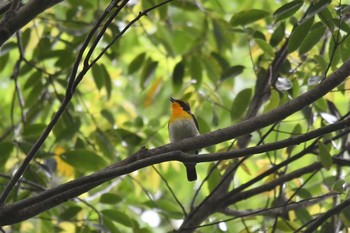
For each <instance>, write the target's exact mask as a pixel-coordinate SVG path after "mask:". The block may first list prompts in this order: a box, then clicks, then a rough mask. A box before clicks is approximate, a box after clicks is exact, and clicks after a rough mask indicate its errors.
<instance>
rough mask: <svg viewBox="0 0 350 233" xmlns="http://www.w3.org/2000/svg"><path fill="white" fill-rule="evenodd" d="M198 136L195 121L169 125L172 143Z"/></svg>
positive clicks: (180, 121)
mask: <svg viewBox="0 0 350 233" xmlns="http://www.w3.org/2000/svg"><path fill="white" fill-rule="evenodd" d="M196 135H199V132H198V130H197V127H196V124H195V123H194V121H193V120H175V121H173V122H172V124H170V125H169V136H170V141H171V142H175V141H178V140H181V139H184V138H188V137H193V136H196Z"/></svg>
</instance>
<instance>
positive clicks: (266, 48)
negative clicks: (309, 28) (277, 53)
mask: <svg viewBox="0 0 350 233" xmlns="http://www.w3.org/2000/svg"><path fill="white" fill-rule="evenodd" d="M255 42H256V44H257V45H258V46H259V47H260V48H261V49H262V50H263V51H264V53H265V54H266V55H268V56H270V57H273V56H274V51H273V48H272V46H271V45H270V44H268V43H267V42H266V41H265V40H262V39H255Z"/></svg>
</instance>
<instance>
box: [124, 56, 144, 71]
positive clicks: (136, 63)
mask: <svg viewBox="0 0 350 233" xmlns="http://www.w3.org/2000/svg"><path fill="white" fill-rule="evenodd" d="M145 58H146V53H140V54H139V55H137V56H136V57H135V58H134V59H133V60H132V61H131V62H130V65H129V67H128V73H129V74H133V73H135V72H136V71H138V70H139V69H140V68H141V66H142V63H143V62H144V61H145Z"/></svg>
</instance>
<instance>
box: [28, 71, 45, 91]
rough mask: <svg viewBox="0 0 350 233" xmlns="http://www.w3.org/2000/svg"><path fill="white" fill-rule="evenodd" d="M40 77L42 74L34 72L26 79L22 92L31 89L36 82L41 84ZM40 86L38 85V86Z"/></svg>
mask: <svg viewBox="0 0 350 233" xmlns="http://www.w3.org/2000/svg"><path fill="white" fill-rule="evenodd" d="M41 77H42V74H41V72H39V71H35V72H33V73H32V74H31V75H30V76H29V77H28V79H27V81H26V82H25V84H24V86H23V88H24V90H28V89H29V88H31V87H32V86H35V85H37V83H38V82H41ZM39 85H40V84H39Z"/></svg>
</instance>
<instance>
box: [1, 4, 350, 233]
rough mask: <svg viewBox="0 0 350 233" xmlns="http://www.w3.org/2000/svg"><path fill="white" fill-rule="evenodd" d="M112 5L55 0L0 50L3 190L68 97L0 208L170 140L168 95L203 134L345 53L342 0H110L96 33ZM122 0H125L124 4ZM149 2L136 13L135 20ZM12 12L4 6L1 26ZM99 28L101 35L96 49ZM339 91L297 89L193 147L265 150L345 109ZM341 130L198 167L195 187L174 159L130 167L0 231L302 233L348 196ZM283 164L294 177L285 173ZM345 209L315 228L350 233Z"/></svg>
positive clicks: (320, 73)
mask: <svg viewBox="0 0 350 233" xmlns="http://www.w3.org/2000/svg"><path fill="white" fill-rule="evenodd" d="M12 2H16V1H15V0H13V1H12ZM110 2H111V1H106V0H100V1H72V0H67V1H62V2H61V3H59V4H57V5H53V6H52V7H51V8H49V9H47V10H46V11H45V12H44V13H42V14H39V15H38V16H37V17H36V18H34V19H33V20H32V21H31V22H30V23H29V24H27V25H25V26H24V27H23V28H21V29H20V30H19V31H18V33H16V34H15V35H14V36H13V37H11V38H10V39H9V40H8V41H6V43H5V44H3V46H2V47H1V49H0V69H1V77H2V82H1V85H0V93H1V94H0V102H1V111H0V151H1V156H0V180H1V184H2V185H1V186H0V193H1V192H3V190H4V189H5V185H6V184H7V183H8V181H9V179H10V177H11V176H9V175H10V174H13V173H14V172H15V171H16V170H17V169H18V167H19V166H20V164H22V162H23V160H24V158H25V157H26V155H27V154H28V153H30V150H31V148H32V147H33V146H34V145H35V144H36V143H37V141H38V138H39V137H40V135H41V134H42V133H43V131H44V130H45V129H46V128H47V127H48V125H49V124H50V121H51V119H52V117H53V116H54V115H55V114H57V112H58V111H59V109H60V106H61V105H62V103H65V101H70V102H69V104H68V102H67V104H68V106H67V107H66V108H64V109H63V110H64V112H63V111H62V115H60V116H59V119H58V121H57V123H56V124H55V126H54V127H53V130H52V132H51V134H50V135H49V136H48V137H47V139H46V140H45V142H44V144H43V145H42V146H41V147H40V149H39V150H38V151H37V153H35V158H34V159H33V160H32V161H31V163H30V164H29V166H28V167H27V169H26V171H25V172H24V174H23V177H22V178H21V179H20V182H19V183H18V185H17V186H15V187H14V188H13V189H12V191H11V193H10V195H9V197H8V198H7V201H6V204H11V203H16V202H17V201H19V200H25V199H26V198H29V197H33V196H36V195H37V194H38V193H40V192H42V191H43V190H50V189H51V188H53V187H56V186H57V185H59V184H64V183H66V182H68V181H70V180H74V179H77V178H79V177H84V176H86V175H89V174H91V173H92V172H97V171H99V170H100V169H103V168H104V167H106V166H107V165H110V164H113V163H115V162H118V161H124V160H126V161H127V159H128V158H129V157H130V156H131V155H132V154H134V153H136V152H139V151H142V149H141V148H142V147H143V146H145V147H146V148H149V149H150V148H157V147H160V146H162V145H164V144H167V143H169V140H168V135H167V123H168V118H169V114H170V102H169V97H170V96H174V97H183V98H185V99H187V100H188V101H189V103H190V104H191V108H192V109H193V112H194V113H195V115H196V116H197V118H198V121H199V126H200V131H201V134H204V133H207V132H210V131H214V130H217V129H222V128H225V127H228V126H231V125H235V124H239V123H240V122H242V121H244V120H248V119H251V118H254V117H256V116H257V115H262V114H264V113H268V112H270V111H272V110H274V109H276V108H278V107H280V106H282V105H284V104H286V103H288V102H289V101H291V100H292V99H295V98H297V97H298V96H301V95H303V94H304V93H307V92H308V91H309V90H312V89H313V88H314V87H315V86H316V85H318V84H320V83H322V82H323V81H324V80H325V79H327V78H326V77H327V76H328V75H330V74H331V73H333V72H334V71H337V70H338V69H339V68H340V67H341V65H342V64H343V63H345V62H346V61H347V59H348V58H349V57H350V37H349V34H350V27H349V26H348V23H349V6H348V5H345V4H341V2H339V1H299V0H295V1H281V2H279V3H276V1H272V0H268V1H253V0H247V1H229V0H225V1H214V0H202V1H189V0H175V1H170V2H168V3H166V4H164V5H160V6H157V4H161V3H162V1H160V0H155V1H148V0H141V1H130V2H128V1H116V2H118V6H117V7H113V9H112V10H111V11H110V12H109V13H108V15H112V14H113V13H115V12H117V11H118V9H121V10H120V12H119V13H118V14H117V15H116V17H115V18H111V19H113V21H111V23H110V22H108V20H109V19H108V17H107V18H106V19H104V20H103V23H104V24H101V25H99V27H98V28H97V30H95V31H93V30H94V28H93V26H94V24H95V23H96V22H97V19H99V18H100V17H101V15H103V14H104V12H105V8H106V7H107V6H108V4H110ZM124 2H128V3H127V4H126V5H125V6H123V3H124ZM13 5H14V4H13ZM155 6H156V7H155ZM18 7H20V6H18ZM152 7H154V9H153V8H152ZM149 8H152V10H150V12H148V13H147V15H146V16H144V15H142V14H141V13H142V12H143V11H144V10H146V9H149ZM10 10H11V9H9V10H8V11H10ZM140 12H141V13H140ZM6 17H7V14H5V13H3V14H2V18H1V19H2V22H6V20H5V19H6ZM137 17H140V18H137ZM135 19H136V21H135V23H134V24H133V25H131V22H133V20H135ZM104 25H106V26H107V27H106V30H105V32H103V30H104V28H103V27H104ZM1 26H3V25H2V24H1V23H0V27H1ZM130 26H131V27H130ZM124 30H126V31H125V33H124ZM91 31H93V32H96V33H95V34H94V35H93V37H92V41H91V42H90V43H89V44H88V48H89V49H90V50H89V49H88V50H87V51H85V52H84V53H83V54H82V56H83V58H84V59H85V58H89V59H86V60H84V59H82V60H81V61H79V63H78V65H79V66H78V67H77V68H78V73H77V74H78V75H77V77H76V79H75V81H76V83H75V84H76V85H75V84H74V85H73V86H72V88H71V89H69V88H68V89H69V90H67V89H66V88H67V86H68V87H69V85H70V80H71V79H70V77H71V75H72V73H73V74H74V68H75V66H74V63H75V61H76V59H77V57H78V54H79V52H80V51H81V48H82V47H83V46H84V41H85V39H86V38H87V35H88V34H89V33H90V32H91ZM98 32H103V34H101V38H100V41H99V42H98V43H97V44H94V42H93V41H94V40H96V41H97V39H98V38H99V36H98ZM114 40H115V41H116V42H115V43H112V42H113V41H114ZM109 45H111V47H107V46H109ZM106 48H107V49H106ZM87 67H88V68H89V69H88V70H84V69H85V68H87ZM79 72H81V73H79ZM79 74H81V75H82V76H81V78H82V79H81V82H80V80H79V77H80V76H79ZM349 86H350V82H349V80H348V79H346V80H345V81H344V82H342V84H340V85H339V86H338V87H336V88H335V89H334V90H333V91H329V92H328V93H327V94H326V95H324V96H323V97H322V98H320V99H318V100H317V101H314V102H312V103H308V100H307V99H305V100H304V103H305V106H304V108H303V109H302V110H301V111H298V112H296V113H294V114H291V115H289V116H288V117H286V118H285V119H283V120H276V121H275V122H274V124H271V125H269V126H267V127H263V128H259V127H256V129H255V131H254V132H252V133H251V134H250V135H239V136H240V137H238V138H237V139H233V138H231V139H230V140H222V142H221V143H219V144H216V145H212V146H210V147H207V148H204V149H202V150H201V152H200V153H202V154H206V153H214V152H225V151H231V152H232V151H235V150H238V149H239V148H245V147H257V146H261V145H265V144H269V143H271V144H272V145H274V143H276V142H279V141H281V140H284V139H290V138H292V139H293V138H295V137H298V136H303V135H305V136H306V137H308V134H307V133H308V132H313V131H314V130H317V129H319V128H323V127H326V126H332V124H334V123H335V122H338V123H339V122H340V123H341V122H342V120H344V119H346V117H347V116H348V115H349V106H350V105H349V91H348V89H349ZM74 87H77V89H76V90H75V89H74ZM70 91H71V92H70ZM70 94H71V96H70ZM67 96H68V97H69V98H67ZM70 97H72V98H71V99H70ZM276 119H277V118H276ZM339 125H340V124H339ZM346 126H348V123H346V124H345V123H344V125H340V126H337V127H338V128H335V129H333V130H330V131H328V132H327V133H321V134H320V135H318V136H317V137H310V138H307V139H304V141H300V142H298V143H293V144H289V145H288V146H284V147H282V148H272V149H270V150H268V151H265V152H264V153H258V154H255V155H253V156H252V155H247V156H245V157H244V159H243V158H239V159H238V158H235V159H233V157H232V158H230V159H227V160H220V162H216V161H212V162H205V163H199V164H198V165H197V170H198V174H199V179H198V180H197V181H196V182H195V183H190V182H187V181H186V174H185V170H184V166H183V165H182V164H181V163H179V162H178V161H175V160H176V159H173V161H169V162H163V163H159V164H154V165H152V166H147V167H145V168H142V169H139V170H137V171H135V172H132V173H131V172H127V173H128V174H127V175H125V176H119V177H117V178H115V179H113V180H110V179H107V180H104V182H101V185H99V186H98V187H96V188H94V189H91V188H87V190H86V192H85V193H84V194H83V195H81V196H79V197H76V198H74V199H71V200H67V201H66V202H64V203H63V204H61V205H58V206H55V207H53V208H51V209H50V210H47V211H45V212H43V213H40V214H38V215H37V216H35V217H32V218H30V219H28V220H25V221H21V222H19V223H17V224H13V225H10V226H4V227H3V229H4V231H10V230H12V232H47V231H48V230H49V229H50V230H52V229H53V230H54V231H55V232H61V231H66V232H104V231H105V232H166V231H171V230H175V229H178V228H179V227H180V226H181V227H183V228H180V229H182V231H184V230H186V229H185V228H186V227H188V228H189V230H190V231H191V230H194V229H196V228H197V229H198V231H202V232H225V231H229V232H254V231H260V230H266V231H268V232H294V231H297V230H305V229H306V228H307V227H309V226H310V223H311V222H312V220H313V219H317V218H318V217H319V216H320V214H321V213H325V212H327V211H329V210H332V208H333V207H334V206H335V205H337V204H338V203H346V200H347V198H348V192H349V188H348V184H349V182H350V180H349V178H348V177H349V176H348V173H349V168H348V166H349V160H348V158H349V151H348V148H349V145H348V138H347V133H348V129H347V128H346ZM177 160H181V159H177ZM285 161H287V162H286V164H283V165H281V167H280V168H279V169H275V170H274V168H276V166H278V165H280V164H282V163H283V162H285ZM318 162H320V163H318ZM314 164H316V165H314ZM319 164H321V165H322V166H323V168H322V169H321V165H319ZM293 172H299V173H298V175H297V176H295V177H293V176H292V175H291V176H290V177H291V178H288V175H290V174H296V173H293ZM254 178H256V180H255V181H254V182H253V183H251V184H249V182H251V181H252V180H254ZM283 179H285V180H283ZM279 180H281V183H276V184H275V185H273V186H272V187H271V188H269V189H266V190H265V189H263V188H264V187H266V185H270V184H273V182H274V181H276V182H277V181H279ZM91 183H93V182H91ZM247 184H249V185H247ZM244 185H247V186H246V187H245V186H244ZM243 187H244V188H243ZM259 187H261V188H262V189H261V190H260V191H258V188H259ZM254 189H257V191H256V193H253V194H250V193H249V191H251V190H254ZM221 192H222V193H224V194H225V195H226V196H225V195H222V193H221ZM238 194H242V197H239V195H238ZM243 194H244V195H243ZM77 195H78V194H77ZM237 195H238V196H237ZM223 197H228V199H222V198H223ZM210 198H212V199H211V200H215V201H218V200H221V202H219V203H220V204H221V203H226V201H227V203H226V204H227V205H226V206H220V208H219V206H218V205H217V206H215V205H214V206H210V205H209V204H208V206H209V207H208V208H207V209H206V204H207V203H208V202H206V201H207V200H209V199H210ZM220 198H221V199H220ZM235 198H236V199H237V200H238V201H234V200H236V199H235ZM239 198H240V199H239ZM215 201H213V203H215ZM230 201H231V202H230ZM346 207H347V206H344V207H343V208H342V209H340V210H339V211H337V212H336V213H335V214H331V215H330V216H328V219H327V221H325V222H324V223H323V224H322V226H321V227H320V228H319V231H320V232H337V231H340V230H344V229H346V228H347V227H348V226H349V223H350V215H349V213H348V212H349V207H347V208H346ZM201 208H202V209H201ZM1 211H2V210H0V218H1ZM201 214H202V215H201ZM197 216H199V217H197ZM193 219H197V221H198V223H197V222H196V221H195V220H193ZM182 220H184V222H183V223H182ZM191 221H193V222H191ZM191 227H192V228H191ZM187 230H188V229H187Z"/></svg>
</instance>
